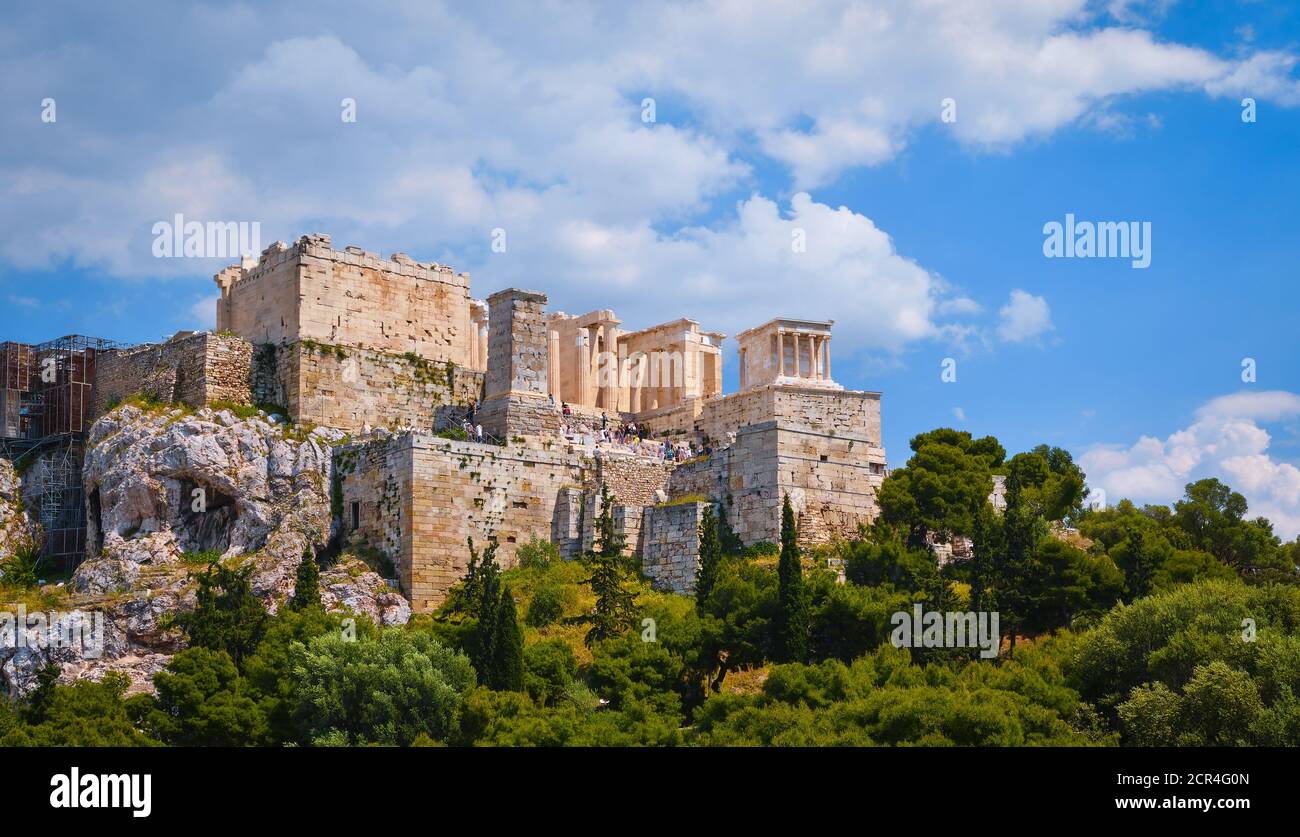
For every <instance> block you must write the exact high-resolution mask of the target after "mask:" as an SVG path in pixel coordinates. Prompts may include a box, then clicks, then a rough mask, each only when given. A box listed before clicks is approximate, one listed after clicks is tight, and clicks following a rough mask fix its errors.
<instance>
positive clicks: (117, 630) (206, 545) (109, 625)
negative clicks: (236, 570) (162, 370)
mask: <svg viewBox="0 0 1300 837" xmlns="http://www.w3.org/2000/svg"><path fill="white" fill-rule="evenodd" d="M341 437H342V434H341V433H339V432H338V431H330V430H320V429H318V430H316V431H313V432H312V433H308V434H303V433H300V432H294V431H293V430H292V429H290V428H288V427H286V426H285V425H283V424H282V423H279V422H275V421H272V420H270V419H268V418H267V417H265V416H261V415H259V416H256V417H253V418H248V419H240V418H238V417H236V416H235V415H233V414H232V413H230V412H228V411H213V410H209V409H202V410H199V411H198V412H197V413H195V414H188V413H186V412H185V411H183V410H180V409H171V410H166V411H158V412H147V411H144V410H141V409H139V408H137V407H134V406H125V407H121V408H119V409H117V410H115V411H114V412H112V413H110V414H109V415H107V416H104V417H102V418H100V419H99V420H98V421H96V422H95V425H94V426H93V427H92V428H91V431H90V435H89V446H88V449H87V453H86V466H85V471H84V482H85V489H86V495H87V498H88V505H89V506H90V508H91V509H92V511H97V512H98V513H97V514H96V515H94V519H93V520H92V521H91V522H90V523H91V533H90V535H91V536H90V538H89V542H90V543H91V544H92V545H93V552H92V554H91V555H90V556H88V559H87V560H86V561H85V562H83V563H82V564H81V566H80V567H79V568H78V569H77V571H76V573H75V574H74V575H73V578H72V580H71V583H70V584H69V591H70V593H71V597H70V600H69V601H68V603H67V604H66V605H61V606H60V607H61V608H63V609H78V610H83V611H88V612H95V613H99V614H102V616H103V625H104V630H103V639H104V641H103V645H102V649H101V653H100V654H98V655H95V654H93V653H89V652H88V651H87V649H84V648H73V647H67V648H51V647H41V646H37V647H17V644H15V643H13V642H10V643H9V644H8V645H5V644H4V643H3V641H2V638H0V646H3V647H0V677H3V681H4V682H3V684H2V685H3V687H4V688H5V689H6V690H7V691H8V692H9V694H10V695H12V696H18V695H21V694H25V693H26V692H28V691H30V689H32V688H34V686H35V683H36V680H35V677H36V673H37V672H38V671H39V670H40V669H41V667H43V666H44V665H47V664H50V663H54V664H57V665H59V666H60V668H61V669H62V673H61V675H60V680H61V682H72V681H74V680H77V679H85V678H90V679H99V678H100V677H102V676H103V675H104V674H105V673H106V672H109V671H124V672H126V673H127V674H128V675H129V676H130V677H131V679H132V689H134V690H147V689H151V688H152V686H151V685H150V684H149V679H150V678H151V677H152V675H153V674H154V673H156V672H157V671H158V670H159V669H160V668H161V667H162V666H164V665H165V664H166V661H167V659H168V657H169V656H170V655H171V654H174V653H176V652H177V651H179V650H180V649H181V648H182V647H184V636H183V634H182V632H181V631H180V630H179V629H178V628H176V627H173V626H172V625H173V622H174V617H175V615H176V614H178V613H180V612H182V611H185V610H188V609H191V608H193V606H194V589H195V584H194V581H193V579H192V573H193V572H194V571H196V570H198V569H200V568H201V565H198V564H192V563H186V562H185V561H183V560H182V559H183V557H184V556H183V553H185V552H195V551H202V550H211V551H214V552H216V553H220V554H221V555H222V556H223V560H227V561H251V562H252V564H253V567H254V572H253V577H252V581H253V590H254V592H255V593H256V594H257V595H258V596H260V597H261V598H263V600H264V601H265V602H266V604H267V606H268V609H270V610H271V611H274V610H275V609H276V608H277V607H278V606H279V605H280V604H281V603H282V602H283V601H284V600H285V599H286V598H287V597H288V596H290V595H292V593H293V586H294V579H295V576H296V573H297V569H298V564H299V562H300V561H301V560H302V556H303V553H304V550H307V549H309V548H310V549H316V548H318V547H320V546H323V545H324V544H325V543H326V542H327V541H328V540H329V537H330V529H331V519H332V515H331V508H330V489H329V486H330V480H331V474H332V467H333V464H332V463H333V457H332V449H331V445H333V444H336V443H337V442H338V441H339V440H340V438H341ZM196 491H197V492H198V493H196ZM336 575H337V570H336ZM327 581H328V585H327V584H326V582H327ZM322 588H323V592H322V602H323V603H324V604H325V605H326V606H327V607H330V608H332V609H345V608H351V609H352V610H354V611H355V612H356V613H357V614H358V615H362V616H367V617H369V618H371V619H373V620H375V621H376V622H377V623H379V624H386V625H396V624H403V623H405V622H406V621H407V620H408V619H409V618H410V605H409V604H408V603H407V602H406V600H405V599H404V598H403V597H402V596H401V595H400V594H399V593H398V592H397V591H396V590H394V589H393V588H392V587H391V586H390V585H388V584H387V583H386V582H385V581H384V580H383V579H382V578H380V577H379V576H378V575H377V574H376V573H374V572H372V571H370V570H368V569H367V568H365V566H364V564H360V563H359V562H353V564H352V565H348V569H347V571H346V572H343V573H342V575H338V576H337V577H335V576H327V579H325V580H323V581H322Z"/></svg>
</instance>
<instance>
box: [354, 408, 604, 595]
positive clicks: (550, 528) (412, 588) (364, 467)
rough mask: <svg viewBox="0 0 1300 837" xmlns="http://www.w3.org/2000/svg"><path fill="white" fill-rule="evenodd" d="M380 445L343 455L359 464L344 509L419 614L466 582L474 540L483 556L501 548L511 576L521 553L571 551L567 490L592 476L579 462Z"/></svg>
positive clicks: (414, 441)
mask: <svg viewBox="0 0 1300 837" xmlns="http://www.w3.org/2000/svg"><path fill="white" fill-rule="evenodd" d="M377 444H378V443H375V442H368V443H365V444H358V445H354V446H347V447H344V448H342V449H341V450H340V453H339V456H340V457H343V458H345V459H346V458H348V457H355V458H356V464H355V466H354V467H353V468H352V469H351V470H347V469H346V468H341V469H340V473H341V477H340V485H339V503H340V505H341V508H342V512H343V519H344V522H345V524H347V525H348V526H350V524H351V522H352V520H351V517H350V515H351V514H352V508H353V507H352V504H353V503H357V504H358V506H357V511H358V514H359V516H360V518H361V520H360V521H358V523H359V526H358V533H359V535H360V536H361V537H363V538H364V539H366V540H368V541H369V542H370V543H371V544H372V545H374V546H377V547H378V548H381V549H384V550H385V552H386V554H388V555H389V557H390V558H392V559H393V561H394V562H395V563H396V564H397V567H398V575H399V578H400V580H401V584H402V589H403V592H405V593H406V594H407V597H408V598H410V600H411V605H412V607H413V608H414V609H415V610H416V611H417V612H419V611H428V610H431V609H433V608H436V607H437V606H438V605H439V604H441V603H442V600H443V599H444V598H446V595H447V591H448V590H449V589H451V586H452V585H453V584H455V583H456V582H458V581H459V580H460V579H461V578H463V577H464V575H465V571H466V569H467V568H468V563H469V550H468V548H467V546H466V540H467V539H468V538H471V537H472V538H473V539H474V542H475V545H476V547H478V548H480V549H482V548H485V547H486V546H487V545H488V544H489V543H492V542H495V543H496V544H497V547H498V549H497V562H498V563H499V564H500V565H501V566H502V567H506V568H508V567H512V566H514V564H515V560H516V559H515V550H516V549H517V548H518V546H519V544H522V543H526V542H527V541H528V540H530V539H532V538H534V537H538V538H543V539H546V540H552V541H561V540H562V539H563V537H564V535H565V534H566V533H565V532H564V531H560V529H561V526H562V524H567V523H568V522H569V520H570V517H569V515H570V513H571V511H572V510H571V508H570V507H569V505H568V504H567V501H568V500H569V495H568V494H567V493H566V492H565V490H566V489H580V488H581V486H582V483H583V470H584V467H589V462H586V461H585V460H584V459H583V458H582V457H580V456H577V455H574V454H560V453H551V452H548V451H546V450H542V449H537V448H530V447H524V446H522V445H507V446H505V447H500V446H497V445H486V444H477V443H473V442H456V441H452V440H449V439H442V438H438V437H435V436H429V435H422V434H416V433H404V434H400V435H395V436H391V437H389V438H388V439H387V440H386V441H385V442H383V443H382V445H380V446H379V447H375V446H376V445H377ZM354 451H355V452H354ZM345 470H347V472H346V473H343V472H344V471H345ZM389 486H392V488H391V489H390V488H389ZM390 497H391V498H392V499H391V500H390V499H389V498H390ZM562 498H563V500H564V501H565V502H561V500H562ZM394 520H397V521H398V522H396V523H395V522H394ZM570 531H571V530H570Z"/></svg>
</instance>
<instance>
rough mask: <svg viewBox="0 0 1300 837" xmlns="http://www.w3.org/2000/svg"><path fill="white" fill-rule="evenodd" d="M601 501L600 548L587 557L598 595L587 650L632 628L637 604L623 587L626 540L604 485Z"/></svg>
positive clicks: (593, 589) (593, 591)
mask: <svg viewBox="0 0 1300 837" xmlns="http://www.w3.org/2000/svg"><path fill="white" fill-rule="evenodd" d="M600 500H601V503H600V505H601V509H600V516H599V517H598V518H597V519H596V532H597V534H599V536H600V549H598V550H596V551H595V552H593V553H592V554H590V555H589V556H588V557H587V565H588V568H589V569H590V570H591V578H589V579H587V582H588V583H589V584H590V585H591V592H592V593H595V594H596V609H595V611H594V612H593V613H592V614H591V615H590V616H588V617H587V618H586V621H587V622H589V623H590V624H591V628H590V629H589V630H588V631H587V635H586V637H584V638H583V642H585V643H586V644H587V647H588V648H590V647H591V646H592V645H595V644H596V643H597V642H599V641H600V640H602V639H609V638H610V637H612V636H617V635H618V634H619V633H621V632H622V631H624V630H626V629H628V628H630V627H631V626H632V624H633V621H634V616H635V604H636V603H635V599H636V597H635V595H634V594H633V593H632V592H631V591H630V590H627V589H625V588H624V586H623V575H624V570H625V565H626V563H627V562H626V559H625V558H624V557H623V538H622V536H621V535H619V534H618V532H616V531H615V529H614V515H613V504H612V503H611V502H610V498H609V490H608V489H607V488H605V487H604V486H601V490H600Z"/></svg>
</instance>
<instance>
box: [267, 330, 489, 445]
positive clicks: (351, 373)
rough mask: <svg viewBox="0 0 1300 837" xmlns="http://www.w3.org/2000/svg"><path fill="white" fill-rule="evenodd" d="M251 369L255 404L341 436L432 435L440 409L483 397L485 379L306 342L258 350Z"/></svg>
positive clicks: (416, 359) (414, 358)
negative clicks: (375, 430)
mask: <svg viewBox="0 0 1300 837" xmlns="http://www.w3.org/2000/svg"><path fill="white" fill-rule="evenodd" d="M256 365H257V367H258V369H257V371H256V373H255V379H256V380H257V381H258V385H259V387H260V388H259V390H258V392H257V395H258V400H259V401H265V402H268V403H274V404H283V405H284V406H285V407H286V408H287V409H288V410H289V413H290V415H292V416H293V417H294V418H295V419H296V420H298V421H302V422H310V423H312V424H320V425H325V426H327V427H338V428H342V429H345V430H359V429H361V428H362V427H364V426H365V425H370V426H371V427H388V428H394V429H395V428H399V427H400V428H413V429H419V430H432V429H434V428H435V427H437V425H438V416H439V414H440V412H442V411H443V409H444V408H447V407H451V406H452V405H466V404H470V403H472V402H473V401H475V400H476V399H478V398H480V397H481V395H482V386H483V373H482V372H476V371H474V370H470V369H465V368H463V367H459V366H456V365H455V364H453V363H451V362H450V361H444V362H442V363H433V362H431V361H429V360H426V359H425V358H423V357H420V356H419V355H415V354H406V355H393V354H387V353H384V352H376V351H372V350H368V349H357V348H345V347H342V346H328V345H325V344H323V343H317V342H315V341H312V340H300V341H298V342H296V343H291V344H288V345H284V346H279V347H277V346H274V345H271V344H267V345H265V346H260V347H258V354H257V360H256ZM454 411H455V412H460V413H461V414H463V412H464V411H463V408H461V409H458V410H454ZM444 423H445V422H444ZM456 425H457V426H459V422H456Z"/></svg>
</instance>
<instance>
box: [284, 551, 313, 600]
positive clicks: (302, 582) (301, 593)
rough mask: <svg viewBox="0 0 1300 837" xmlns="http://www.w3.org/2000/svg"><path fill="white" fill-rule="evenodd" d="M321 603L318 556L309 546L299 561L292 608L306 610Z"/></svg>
mask: <svg viewBox="0 0 1300 837" xmlns="http://www.w3.org/2000/svg"><path fill="white" fill-rule="evenodd" d="M319 605H320V567H319V566H317V564H316V556H315V555H314V554H312V548H311V547H310V546H309V547H307V548H306V549H304V550H303V551H302V561H300V562H299V563H298V578H297V581H296V582H295V583H294V585H293V599H292V600H290V602H289V607H290V608H291V609H292V610H305V609H307V608H309V607H316V606H319Z"/></svg>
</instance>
